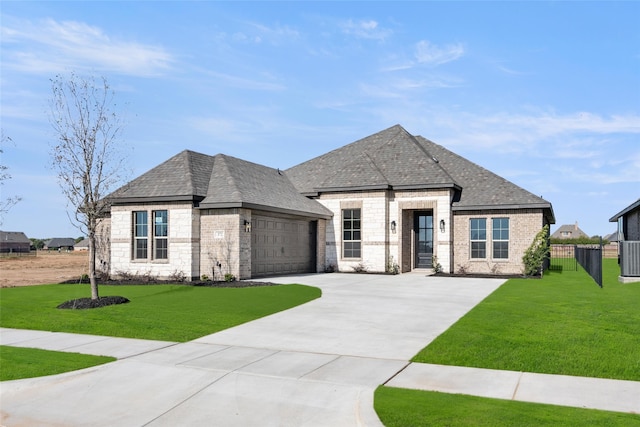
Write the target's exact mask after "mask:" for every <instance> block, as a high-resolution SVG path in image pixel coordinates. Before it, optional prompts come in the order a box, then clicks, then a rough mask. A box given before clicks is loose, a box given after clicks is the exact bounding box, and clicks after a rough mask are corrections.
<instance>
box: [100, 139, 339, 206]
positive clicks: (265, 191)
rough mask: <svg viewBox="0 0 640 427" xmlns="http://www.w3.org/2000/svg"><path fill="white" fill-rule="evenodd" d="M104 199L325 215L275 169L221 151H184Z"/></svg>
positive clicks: (317, 204) (117, 202) (123, 201)
mask: <svg viewBox="0 0 640 427" xmlns="http://www.w3.org/2000/svg"><path fill="white" fill-rule="evenodd" d="M107 199H108V200H109V201H110V202H111V203H113V204H126V203H138V202H145V201H146V202H149V201H153V202H161V201H193V202H196V203H199V206H200V207H201V208H203V209H206V208H229V207H250V208H253V209H263V210H268V211H272V212H273V211H278V212H286V213H292V214H298V215H313V216H318V217H326V218H330V217H331V212H330V211H329V210H328V209H326V208H325V207H324V206H322V205H321V204H320V203H318V202H317V201H315V200H311V199H308V198H306V197H304V196H302V195H301V194H300V193H299V192H298V191H297V190H296V189H295V187H294V186H293V185H292V184H291V182H290V181H289V179H288V178H287V177H286V176H285V175H284V174H283V173H281V172H279V171H278V170H277V169H272V168H268V167H266V166H261V165H258V164H255V163H251V162H247V161H244V160H240V159H237V158H234V157H231V156H226V155H224V154H218V155H216V156H208V155H206V154H201V153H196V152H193V151H189V150H185V151H182V152H181V153H178V154H177V155H175V156H173V157H172V158H170V159H169V160H167V161H165V162H163V163H162V164H160V165H158V166H156V167H155V168H153V169H151V170H149V171H148V172H146V173H144V174H143V175H141V176H139V177H138V178H136V179H134V180H133V181H131V182H129V183H128V184H126V185H124V186H123V187H121V188H119V189H118V190H116V191H114V192H113V193H112V194H111V195H109V196H108V197H107Z"/></svg>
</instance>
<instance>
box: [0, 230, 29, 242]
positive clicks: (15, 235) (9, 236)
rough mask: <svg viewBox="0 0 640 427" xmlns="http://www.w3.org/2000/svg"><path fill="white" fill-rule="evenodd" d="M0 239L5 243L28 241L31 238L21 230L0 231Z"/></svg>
mask: <svg viewBox="0 0 640 427" xmlns="http://www.w3.org/2000/svg"><path fill="white" fill-rule="evenodd" d="M0 241H2V242H7V243H29V244H31V240H29V238H27V235H26V234H24V233H23V232H22V231H0Z"/></svg>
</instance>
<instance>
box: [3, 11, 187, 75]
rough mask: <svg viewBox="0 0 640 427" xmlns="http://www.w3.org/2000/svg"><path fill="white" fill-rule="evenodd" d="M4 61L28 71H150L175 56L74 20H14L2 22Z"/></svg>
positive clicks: (165, 65)
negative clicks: (110, 34) (117, 37)
mask: <svg viewBox="0 0 640 427" xmlns="http://www.w3.org/2000/svg"><path fill="white" fill-rule="evenodd" d="M2 44H3V45H4V46H3V50H4V55H3V56H4V57H3V66H4V67H11V68H13V69H16V70H19V71H22V72H28V73H37V74H41V73H46V74H50V73H55V72H61V71H66V70H68V69H85V70H86V69H99V70H108V71H113V72H118V73H122V74H129V75H137V76H151V75H157V74H160V73H161V72H163V71H165V70H166V69H168V68H169V67H170V66H171V64H172V63H173V61H174V58H173V57H172V55H171V54H170V53H168V52H167V51H166V50H165V49H164V48H162V47H160V46H154V45H145V44H141V43H137V42H133V41H128V40H119V39H114V38H112V37H110V36H109V35H108V34H106V33H105V32H104V31H103V30H102V29H100V28H99V27H95V26H91V25H89V24H86V23H83V22H76V21H60V22H59V21H55V20H53V19H46V20H43V21H39V22H32V21H14V22H12V23H11V24H8V25H7V24H5V25H4V26H3V27H2Z"/></svg>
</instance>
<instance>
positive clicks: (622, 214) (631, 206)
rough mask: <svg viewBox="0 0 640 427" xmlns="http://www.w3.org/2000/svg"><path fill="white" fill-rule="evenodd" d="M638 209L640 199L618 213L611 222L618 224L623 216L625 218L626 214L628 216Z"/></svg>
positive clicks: (610, 219)
mask: <svg viewBox="0 0 640 427" xmlns="http://www.w3.org/2000/svg"><path fill="white" fill-rule="evenodd" d="M637 208H640V199H638V200H636V201H635V202H633V203H631V204H630V205H629V206H627V207H626V208H624V209H623V210H621V211H620V212H618V213H617V214H615V215H614V216H612V217H611V218H609V222H617V221H618V219H619V218H620V217H621V216H625V215H626V214H628V213H629V212H631V211H632V210H634V209H637Z"/></svg>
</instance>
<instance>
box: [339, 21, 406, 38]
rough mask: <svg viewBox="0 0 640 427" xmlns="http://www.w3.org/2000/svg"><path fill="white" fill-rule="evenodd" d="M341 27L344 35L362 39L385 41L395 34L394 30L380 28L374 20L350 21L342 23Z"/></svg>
mask: <svg viewBox="0 0 640 427" xmlns="http://www.w3.org/2000/svg"><path fill="white" fill-rule="evenodd" d="M340 27H341V28H342V32H343V33H345V34H348V35H351V36H355V37H357V38H360V39H369V40H385V39H387V38H388V37H389V36H391V35H392V34H393V31H392V30H390V29H388V28H382V27H380V26H379V24H378V22H377V21H374V20H368V21H365V20H360V21H354V20H352V19H349V20H348V21H344V22H342V24H341V25H340Z"/></svg>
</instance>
